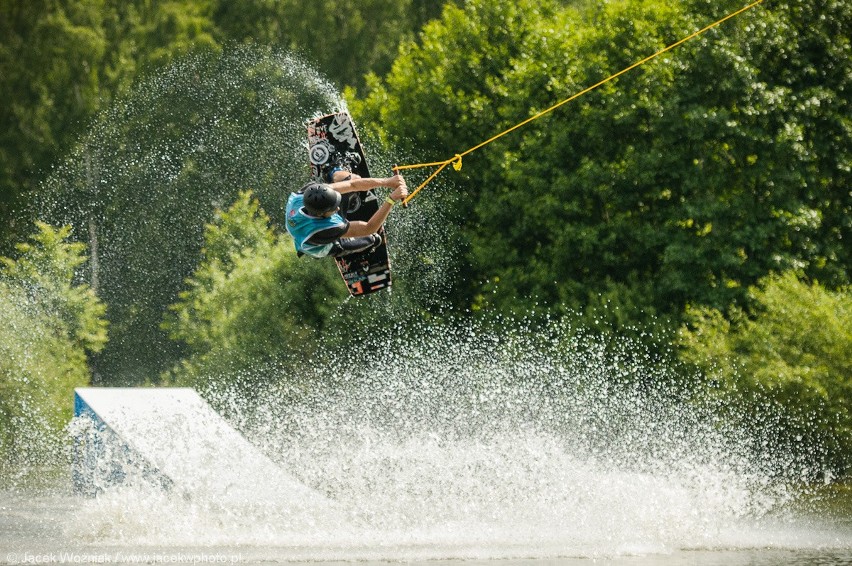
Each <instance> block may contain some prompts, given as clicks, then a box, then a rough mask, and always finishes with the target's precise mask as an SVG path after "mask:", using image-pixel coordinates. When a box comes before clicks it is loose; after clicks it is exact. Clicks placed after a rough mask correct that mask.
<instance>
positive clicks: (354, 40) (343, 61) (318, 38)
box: [213, 0, 441, 87]
mask: <svg viewBox="0 0 852 566" xmlns="http://www.w3.org/2000/svg"><path fill="white" fill-rule="evenodd" d="M214 4H215V7H214V9H213V20H214V21H215V23H216V26H217V30H218V32H219V39H220V41H222V42H226V41H228V40H236V41H239V42H252V43H258V44H261V45H269V46H276V47H283V48H284V49H287V50H289V51H292V52H293V53H296V54H298V55H300V56H302V57H304V58H305V59H306V60H307V61H309V62H310V63H311V64H314V65H316V67H317V69H318V70H319V71H321V72H322V73H323V74H325V75H326V76H328V77H329V78H330V79H331V80H332V81H334V82H335V83H336V84H337V85H338V86H339V87H342V86H353V87H362V86H363V85H364V76H365V75H366V74H367V73H368V72H369V71H372V72H376V73H379V74H385V73H387V72H388V70H389V69H390V66H391V63H392V61H393V58H394V56H395V55H396V51H397V47H398V46H399V44H400V42H402V41H403V40H405V39H407V38H410V37H412V36H413V34H414V32H415V31H417V30H418V29H420V27H421V26H422V25H423V24H424V23H425V22H426V21H428V20H429V19H431V18H433V17H435V16H437V15H438V13H439V10H440V6H441V3H439V2H433V1H428V0H358V1H356V0H338V1H337V2H329V1H320V2H302V1H300V0H283V1H278V2H270V1H269V0H249V1H244V2H240V3H234V2H228V1H227V0H219V1H218V2H215V3H214Z"/></svg>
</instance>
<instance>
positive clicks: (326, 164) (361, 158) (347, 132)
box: [307, 112, 391, 296]
mask: <svg viewBox="0 0 852 566" xmlns="http://www.w3.org/2000/svg"><path fill="white" fill-rule="evenodd" d="M307 126H308V154H309V156H310V162H311V178H312V179H314V180H316V181H320V182H322V183H331V182H332V175H333V174H334V172H335V171H338V170H342V171H347V172H349V173H355V174H356V175H360V176H361V177H370V176H371V175H370V170H369V168H368V166H367V159H366V157H365V155H364V149H363V147H362V146H361V140H360V139H358V134H357V132H356V131H355V125H354V124H353V122H352V118H351V117H350V116H349V114H348V113H347V112H336V113H334V114H329V115H327V116H321V117H319V118H314V119H313V120H311V121H309V122H308V124H307ZM381 202H382V201H381V200H379V197H378V196H377V195H376V193H375V192H374V191H373V190H372V189H370V190H368V191H361V192H355V193H347V194H345V195H343V200H342V201H341V203H340V214H341V215H343V217H344V218H346V219H347V220H350V221H351V220H362V221H364V222H367V221H368V220H370V218H371V217H372V216H373V214H375V213H376V211H378V210H379V206H380V205H381ZM379 235H380V236H381V237H382V243H381V244H380V245H379V246H377V247H376V248H374V249H372V250H370V251H367V252H362V253H356V254H352V255H348V256H344V257H337V258H334V259H335V261H336V262H337V267H338V269H340V275H341V276H342V277H343V280H344V282H345V283H346V286H347V288H348V289H349V293H350V294H351V295H353V296H358V295H367V294H369V293H374V292H376V291H380V290H382V289H385V288H387V287H390V286H391V266H390V258H389V257H388V247H387V237H386V235H385V228H384V226H382V228H381V230H379Z"/></svg>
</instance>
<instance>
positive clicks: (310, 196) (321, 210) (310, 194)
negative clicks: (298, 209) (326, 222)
mask: <svg viewBox="0 0 852 566" xmlns="http://www.w3.org/2000/svg"><path fill="white" fill-rule="evenodd" d="M300 192H301V193H302V194H303V195H304V203H305V210H307V211H308V214H312V215H314V216H321V215H323V214H327V213H329V212H331V211H333V210H337V207H339V206H340V193H338V192H337V191H335V190H334V189H332V188H331V187H329V186H328V185H324V184H323V183H318V182H316V181H311V182H310V183H308V184H307V185H305V186H304V187H302V190H301V191H300Z"/></svg>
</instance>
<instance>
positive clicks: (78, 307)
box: [0, 223, 107, 471]
mask: <svg viewBox="0 0 852 566" xmlns="http://www.w3.org/2000/svg"><path fill="white" fill-rule="evenodd" d="M69 235H70V228H69V227H67V226H66V227H63V228H60V229H55V228H52V227H51V226H48V225H47V224H41V223H40V224H39V225H38V231H37V232H36V233H35V234H34V235H33V236H32V237H31V241H30V242H29V243H23V244H19V245H18V246H17V248H18V257H17V258H16V259H10V258H0V462H2V464H0V467H6V466H10V465H11V467H12V469H13V471H14V469H15V468H17V466H19V465H21V464H37V463H39V462H40V461H42V460H41V458H43V457H45V456H49V455H50V453H51V450H52V449H56V448H57V446H58V441H59V434H60V431H61V430H62V429H63V427H64V425H65V424H66V423H67V422H68V419H70V417H71V407H72V392H73V389H74V387H78V386H82V385H86V384H88V383H89V380H90V373H89V368H88V366H87V359H88V354H92V353H95V352H98V351H99V350H100V349H101V348H103V346H104V344H105V343H106V341H107V334H106V329H107V323H106V321H105V319H104V313H105V310H106V309H105V305H104V304H103V303H101V302H100V301H99V300H98V299H97V297H95V295H94V293H93V292H92V290H91V289H90V288H89V287H88V286H87V285H81V284H78V283H75V281H77V277H76V271H77V269H78V268H79V267H80V266H81V265H82V264H83V263H84V262H85V261H86V257H85V255H84V251H85V246H83V245H82V244H79V243H72V242H69V241H68V239H69Z"/></svg>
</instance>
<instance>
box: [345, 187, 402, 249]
mask: <svg viewBox="0 0 852 566" xmlns="http://www.w3.org/2000/svg"><path fill="white" fill-rule="evenodd" d="M392 178H398V179H399V185H398V186H397V188H396V189H395V190H394V191H393V192H392V193H391V195H390V198H391V199H393V200H394V201H396V202H399V201H401V200H402V199H404V198H405V197H407V196H408V187H406V185H405V179H403V178H402V177H401V176H400V175H396V176H395V177H392ZM353 180H359V181H366V180H368V179H353ZM369 180H374V179H369ZM333 186H334V185H332V187H333ZM391 208H393V205H392V204H391V203H389V202H387V201H385V202H383V203H382V205H381V206H380V207H379V210H377V211H376V213H375V214H373V216H372V218H370V220H368V221H367V222H364V221H362V220H353V221H351V222H350V223H349V229H348V230H346V233H345V234H343V237H345V238H358V237H360V236H369V235H370V234H375V233H376V232H378V231H379V228H381V227H382V224H384V223H385V220H387V218H388V214H390V211H391Z"/></svg>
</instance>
